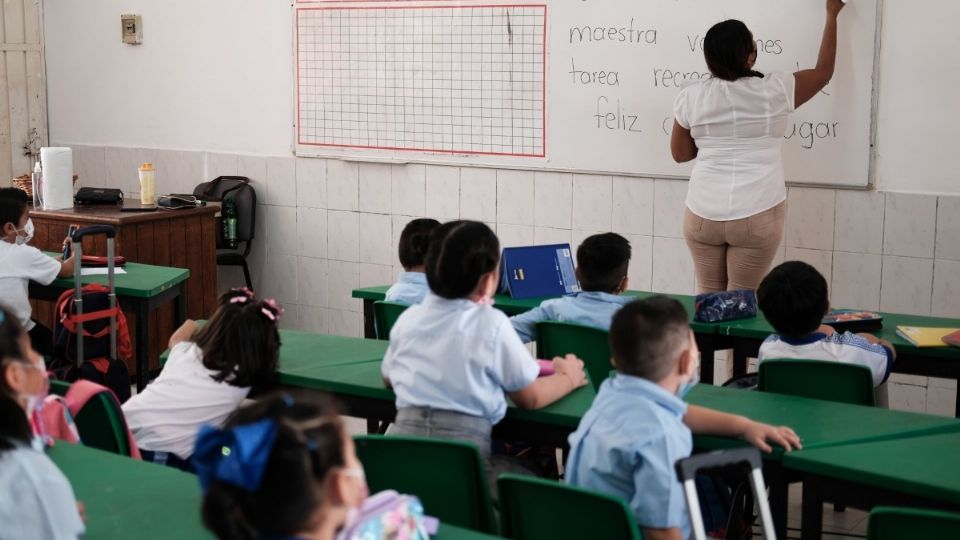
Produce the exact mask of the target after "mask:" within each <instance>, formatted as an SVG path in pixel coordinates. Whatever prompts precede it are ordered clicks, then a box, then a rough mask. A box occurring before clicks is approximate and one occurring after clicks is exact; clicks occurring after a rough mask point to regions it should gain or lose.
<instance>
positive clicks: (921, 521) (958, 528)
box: [867, 506, 960, 540]
mask: <svg viewBox="0 0 960 540" xmlns="http://www.w3.org/2000/svg"><path fill="white" fill-rule="evenodd" d="M958 537H960V514H957V513H953V512H943V511H939V510H921V509H919V508H890V507H882V506H878V507H876V508H874V509H873V510H872V511H871V512H870V517H869V518H868V519H867V540H903V539H904V538H958Z"/></svg>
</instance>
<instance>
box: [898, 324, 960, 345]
mask: <svg viewBox="0 0 960 540" xmlns="http://www.w3.org/2000/svg"><path fill="white" fill-rule="evenodd" d="M956 331H957V329H956V328H930V327H926V326H898V327H897V335H898V336H900V337H902V338H903V339H905V340H907V341H909V342H910V343H913V344H914V345H916V346H917V347H946V346H947V344H946V343H944V342H943V337H944V336H946V335H947V334H950V333H953V332H956Z"/></svg>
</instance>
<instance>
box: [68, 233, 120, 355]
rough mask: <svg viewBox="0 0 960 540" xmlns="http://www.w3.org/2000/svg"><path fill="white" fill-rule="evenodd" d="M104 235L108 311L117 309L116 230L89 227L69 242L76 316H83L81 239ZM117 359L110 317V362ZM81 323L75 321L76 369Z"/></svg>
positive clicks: (80, 351) (114, 328) (114, 325)
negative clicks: (71, 249)
mask: <svg viewBox="0 0 960 540" xmlns="http://www.w3.org/2000/svg"><path fill="white" fill-rule="evenodd" d="M101 234H102V235H104V236H106V237H107V284H108V287H109V288H110V292H109V296H108V297H109V298H110V310H113V309H115V308H116V307H117V293H116V286H115V282H114V260H113V259H114V247H115V246H114V242H115V240H116V236H117V230H116V229H115V228H114V227H113V226H112V225H91V226H89V227H84V228H82V229H79V230H77V231H75V232H74V233H73V236H71V238H70V241H71V244H72V245H73V250H74V251H73V252H74V255H75V257H76V258H75V259H74V261H75V262H74V265H73V305H74V310H75V312H76V314H77V315H81V314H83V268H82V266H83V264H82V263H81V261H82V260H83V238H84V237H85V236H97V235H101ZM116 359H117V316H116V315H113V316H111V317H110V360H116ZM83 361H84V357H83V321H77V367H78V368H79V367H81V366H82V365H83Z"/></svg>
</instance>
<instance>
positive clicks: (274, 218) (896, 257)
mask: <svg viewBox="0 0 960 540" xmlns="http://www.w3.org/2000/svg"><path fill="white" fill-rule="evenodd" d="M70 146H73V148H74V152H75V153H74V164H75V169H76V172H77V173H79V174H80V183H81V184H82V185H94V186H96V185H106V186H110V187H120V188H122V189H124V190H125V191H126V192H128V194H132V193H135V192H137V191H138V189H139V188H138V185H137V173H136V171H137V166H138V165H139V163H140V162H143V161H153V162H154V163H156V165H157V170H158V173H157V178H158V184H159V185H158V188H157V189H158V192H159V193H177V192H190V191H192V189H193V186H194V185H196V184H197V183H199V182H200V181H202V180H204V179H211V178H213V177H215V176H217V175H226V174H240V175H243V176H248V177H250V178H251V179H253V182H254V187H255V188H256V190H257V194H258V197H259V198H260V200H259V202H260V205H259V212H258V216H257V218H258V224H257V229H258V232H257V240H256V241H255V249H254V254H253V256H252V266H253V268H252V270H253V274H254V281H255V286H256V288H257V289H258V290H259V291H260V292H261V293H262V294H265V295H269V296H275V297H276V298H277V299H279V300H280V301H282V302H283V303H284V305H285V308H286V316H285V318H284V325H285V326H287V327H290V328H301V329H306V330H311V331H317V332H327V333H334V334H343V335H354V336H358V335H361V329H362V320H361V319H362V317H361V304H360V302H359V301H358V300H353V299H351V298H350V290H351V289H353V288H355V287H358V286H365V285H380V284H385V283H389V282H391V281H392V280H393V278H394V276H395V275H396V273H397V272H398V271H399V270H400V268H399V267H398V263H397V260H396V255H395V254H396V244H397V238H398V237H399V234H400V230H401V229H402V228H403V225H404V224H405V223H406V222H407V221H408V220H410V219H412V218H414V217H422V216H430V217H434V218H437V219H441V220H443V219H451V218H465V219H476V220H482V221H485V222H487V223H488V224H490V226H491V227H493V228H494V229H495V230H496V231H497V234H498V235H499V236H500V239H501V241H502V243H503V244H504V245H506V246H509V245H523V244H530V243H545V242H570V243H571V244H572V245H573V246H574V247H576V246H577V245H578V244H579V242H580V241H581V240H582V239H583V238H585V237H586V236H588V235H590V234H593V233H595V232H598V231H608V230H613V231H616V232H618V233H621V234H623V235H625V236H627V237H628V238H629V239H630V241H631V242H632V244H633V250H634V257H633V261H632V262H631V265H630V282H631V283H630V286H631V287H632V288H634V289H647V290H651V289H652V290H655V291H662V292H671V293H692V292H693V291H694V288H695V283H694V276H693V265H692V262H691V259H690V255H689V253H688V251H687V248H686V245H685V244H684V241H683V237H682V230H681V218H682V212H683V207H684V197H685V194H686V189H687V184H686V182H682V181H676V180H649V179H636V178H622V177H610V176H596V175H576V174H575V175H571V174H559V173H534V172H529V171H510V170H496V169H480V168H470V167H464V168H458V167H446V166H425V165H388V164H374V163H351V162H343V161H338V160H321V159H304V158H293V157H262V156H247V155H233V154H211V153H203V152H187V151H176V150H146V149H136V148H118V147H110V148H102V147H87V146H77V145H70ZM784 259H801V260H804V261H807V262H809V263H811V264H813V265H814V266H816V267H817V268H818V269H820V271H821V272H822V273H823V274H824V275H825V276H826V277H827V280H828V282H829V283H830V284H831V295H832V300H833V304H834V305H836V306H838V307H839V306H849V307H860V308H864V309H881V310H886V311H897V312H906V313H915V314H922V315H930V314H932V315H940V316H948V317H960V280H958V279H957V276H958V275H960V196H941V197H937V196H931V195H911V194H899V193H877V192H862V191H845V190H833V189H810V188H791V189H790V191H789V198H788V201H787V230H786V235H785V238H784V243H783V246H781V248H780V253H779V255H778V258H777V262H779V261H782V260H784ZM241 282H242V276H241V274H240V273H239V271H236V272H234V271H232V270H230V269H226V270H222V271H221V279H220V285H221V287H229V286H231V285H234V284H240V283H241ZM896 381H897V382H898V384H896V385H894V386H893V387H892V388H891V404H892V406H894V407H897V408H908V409H911V410H928V411H931V412H938V413H943V414H948V413H952V407H953V400H954V395H955V393H956V385H955V384H954V383H953V382H952V381H950V382H947V381H938V380H933V379H931V380H929V381H928V380H927V378H925V377H899V376H898V377H896Z"/></svg>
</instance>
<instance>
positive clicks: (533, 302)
mask: <svg viewBox="0 0 960 540" xmlns="http://www.w3.org/2000/svg"><path fill="white" fill-rule="evenodd" d="M389 288H390V286H389V285H379V286H377V287H362V288H359V289H354V290H353V297H354V298H359V299H361V300H373V301H379V300H383V299H384V297H385V296H386V293H387V289H389ZM623 294H624V295H625V296H632V297H634V298H649V297H651V296H654V295H656V294H658V293H654V292H649V291H626V292H625V293H623ZM666 296H669V297H670V298H674V299H676V300H678V301H679V302H680V303H681V304H683V307H684V309H686V310H687V313H689V314H690V317H691V319H690V326H691V328H693V331H694V332H696V333H706V334H713V333H716V332H717V328H718V327H719V325H718V324H708V323H699V322H696V321H694V320H693V312H694V304H695V303H696V297H695V296H690V295H686V294H668V295H666ZM554 298H556V297H552V296H547V297H543V298H523V299H520V300H518V299H515V298H513V297H511V296H509V295H505V294H498V295H496V296H494V297H493V305H494V306H496V307H497V309H499V310H501V311H503V312H504V313H506V314H507V315H511V316H512V315H519V314H520V313H524V312H527V311H530V310H531V309H533V308H535V307H537V306H539V305H540V304H541V303H543V302H544V301H546V300H553V299H554Z"/></svg>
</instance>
